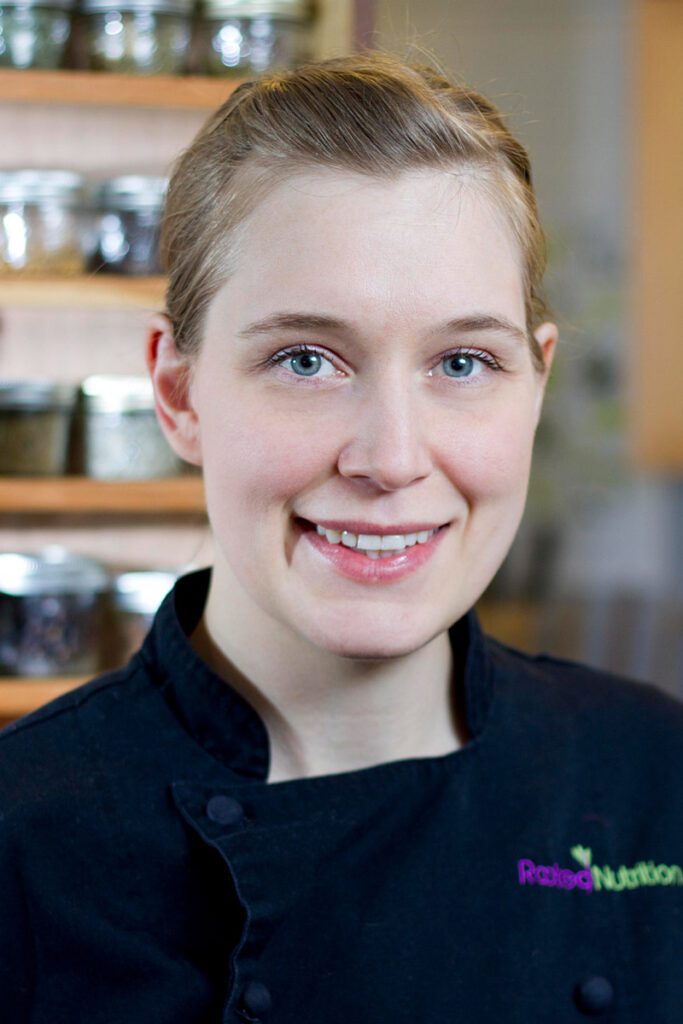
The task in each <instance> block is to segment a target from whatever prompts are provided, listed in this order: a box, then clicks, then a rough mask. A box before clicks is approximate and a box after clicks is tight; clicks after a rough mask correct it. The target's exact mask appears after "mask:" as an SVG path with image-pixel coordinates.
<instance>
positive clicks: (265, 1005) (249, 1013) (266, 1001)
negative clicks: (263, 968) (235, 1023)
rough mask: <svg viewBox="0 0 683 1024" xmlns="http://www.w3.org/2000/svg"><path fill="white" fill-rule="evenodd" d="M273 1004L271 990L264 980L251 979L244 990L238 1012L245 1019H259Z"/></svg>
mask: <svg viewBox="0 0 683 1024" xmlns="http://www.w3.org/2000/svg"><path fill="white" fill-rule="evenodd" d="M271 1005H272V999H271V998H270V992H269V991H268V989H267V988H266V986H265V985H264V984H263V982H262V981H249V982H247V984H246V985H245V986H244V989H243V990H242V997H241V999H240V1004H239V1007H238V1010H237V1012H238V1013H239V1015H240V1017H242V1019H243V1020H247V1021H259V1020H261V1015H262V1014H264V1013H267V1012H268V1010H269V1009H270V1007H271Z"/></svg>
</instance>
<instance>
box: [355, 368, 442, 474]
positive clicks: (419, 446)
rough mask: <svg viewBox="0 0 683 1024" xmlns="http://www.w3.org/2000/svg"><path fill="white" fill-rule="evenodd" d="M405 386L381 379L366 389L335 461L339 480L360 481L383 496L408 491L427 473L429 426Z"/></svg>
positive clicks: (408, 385) (429, 464)
mask: <svg viewBox="0 0 683 1024" xmlns="http://www.w3.org/2000/svg"><path fill="white" fill-rule="evenodd" d="M418 399H419V396H418V395H417V394H415V390H414V387H413V386H411V383H410V382H409V381H408V382H406V381H403V382H402V383H401V382H399V381H398V380H397V378H396V375H393V374H392V375H391V379H390V378H389V374H386V375H385V376H384V378H383V380H382V383H381V384H377V385H376V386H375V387H372V388H368V391H367V393H366V394H364V395H363V396H362V397H361V398H359V400H358V405H357V406H356V407H355V408H354V410H353V413H352V420H351V424H350V435H349V436H348V440H347V441H346V443H345V444H344V445H343V447H342V449H341V451H340V453H339V456H338V460H337V466H338V469H339V472H340V474H341V475H342V476H344V477H348V478H362V479H365V480H367V481H369V482H372V483H373V484H375V486H376V487H378V488H380V489H381V490H383V491H393V490H398V489H399V488H402V487H407V486H408V485H409V484H411V483H413V482H415V481H416V480H420V479H423V478H424V477H426V476H428V474H429V473H430V471H431V469H432V458H431V454H430V448H429V429H428V420H427V419H425V416H424V415H420V412H421V411H422V413H423V414H424V409H422V410H420V409H418Z"/></svg>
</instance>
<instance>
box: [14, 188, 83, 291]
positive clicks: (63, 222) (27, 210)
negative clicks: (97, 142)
mask: <svg viewBox="0 0 683 1024" xmlns="http://www.w3.org/2000/svg"><path fill="white" fill-rule="evenodd" d="M83 188H84V179H83V177H82V176H81V175H80V174H76V173H75V172H73V171H40V170H16V171H0V275H1V274H22V275H30V274H33V275H43V274H60V275H61V274H80V273H82V272H83V269H84V258H83V253H82V245H81V235H82V230H83V215H82V212H81V210H82V203H83Z"/></svg>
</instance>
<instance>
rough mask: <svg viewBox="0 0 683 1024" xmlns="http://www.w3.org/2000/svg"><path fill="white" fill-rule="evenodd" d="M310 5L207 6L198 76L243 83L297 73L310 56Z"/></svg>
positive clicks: (235, 2)
mask: <svg viewBox="0 0 683 1024" xmlns="http://www.w3.org/2000/svg"><path fill="white" fill-rule="evenodd" d="M310 25H311V8H310V5H309V3H308V0H203V5H202V14H201V21H200V26H199V33H198V35H199V40H198V46H197V49H198V56H197V63H198V64H199V69H198V70H199V71H200V72H202V73H204V74H208V75H236V76H239V77H242V76H244V75H250V74H260V73H261V72H263V71H269V70H273V69H277V68H280V69H285V68H293V67H296V66H297V65H298V64H302V63H303V62H304V61H306V60H308V59H309V58H310V56H311V53H310Z"/></svg>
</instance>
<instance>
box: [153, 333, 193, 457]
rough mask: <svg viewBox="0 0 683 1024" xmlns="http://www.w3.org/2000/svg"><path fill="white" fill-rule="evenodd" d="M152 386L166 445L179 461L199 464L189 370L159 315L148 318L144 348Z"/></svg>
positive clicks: (188, 364)
mask: <svg viewBox="0 0 683 1024" xmlns="http://www.w3.org/2000/svg"><path fill="white" fill-rule="evenodd" d="M145 359H146V363H147V369H148V370H149V375H150V377H151V379H152V384H153V385H154V397H155V405H156V413H157V419H158V420H159V424H160V426H161V429H162V430H163V432H164V434H165V436H166V439H167V441H168V443H169V444H170V445H171V447H172V448H173V450H174V451H175V453H176V454H177V455H179V456H180V458H181V459H184V460H185V461H186V462H191V463H192V464H193V465H195V466H200V465H201V464H202V458H201V443H200V432H199V419H198V417H197V413H196V411H195V409H194V406H193V403H192V389H191V376H192V375H191V367H190V363H189V361H188V359H187V357H186V356H184V355H182V354H181V353H179V352H178V350H177V348H176V344H175V339H174V336H173V325H172V324H171V321H170V320H169V318H168V317H167V316H166V315H164V314H163V313H155V314H153V316H152V317H150V320H149V323H148V328H147V344H146V348H145Z"/></svg>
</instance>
